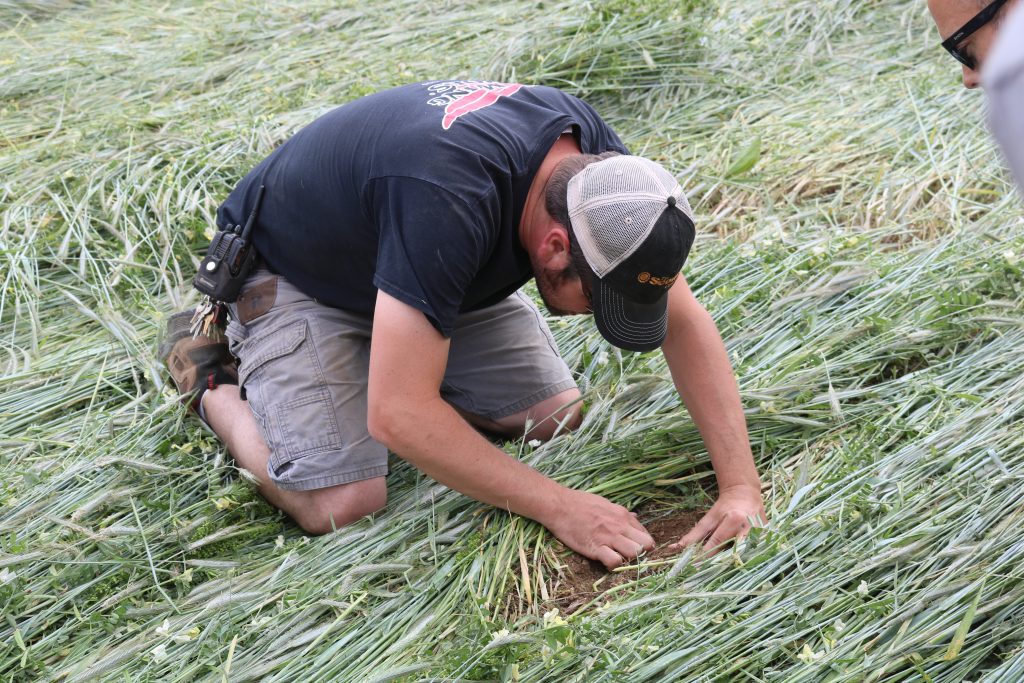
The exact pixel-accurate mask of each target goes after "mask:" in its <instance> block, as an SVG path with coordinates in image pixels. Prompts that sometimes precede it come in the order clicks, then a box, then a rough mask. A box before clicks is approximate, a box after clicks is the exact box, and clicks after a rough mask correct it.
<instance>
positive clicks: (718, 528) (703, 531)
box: [669, 486, 766, 555]
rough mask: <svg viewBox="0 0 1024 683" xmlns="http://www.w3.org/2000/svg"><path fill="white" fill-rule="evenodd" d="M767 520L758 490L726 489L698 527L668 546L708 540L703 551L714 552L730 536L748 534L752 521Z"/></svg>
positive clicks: (739, 487)
mask: <svg viewBox="0 0 1024 683" xmlns="http://www.w3.org/2000/svg"><path fill="white" fill-rule="evenodd" d="M765 520H766V515H765V512H764V500H763V499H762V498H761V491H760V490H759V489H756V488H753V487H748V486H734V487H732V488H728V489H723V490H721V491H720V492H719V494H718V500H717V501H715V504H714V505H712V506H711V509H710V510H708V511H707V513H706V514H705V515H704V516H703V517H702V518H701V520H700V521H699V522H697V524H696V526H694V527H693V529H691V530H690V532H689V533H687V534H686V535H685V536H683V537H682V538H681V539H679V542H678V543H673V544H672V545H671V546H669V547H670V548H671V549H673V550H677V549H681V548H683V547H684V546H688V545H691V544H693V543H699V542H700V541H703V540H704V539H707V542H706V543H705V544H704V550H705V551H706V552H708V553H709V554H710V555H714V554H715V553H717V552H719V551H720V550H721V549H722V548H723V547H724V544H725V543H726V542H727V541H729V540H730V539H733V538H735V539H736V540H739V539H741V538H743V537H744V536H746V535H747V533H748V532H749V531H750V527H751V521H753V522H754V524H755V525H757V526H760V525H762V524H764V522H765Z"/></svg>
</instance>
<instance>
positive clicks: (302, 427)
mask: <svg viewBox="0 0 1024 683" xmlns="http://www.w3.org/2000/svg"><path fill="white" fill-rule="evenodd" d="M245 345H246V346H247V347H248V348H247V349H246V351H247V353H246V354H245V358H244V359H243V361H242V363H241V366H240V367H239V373H238V380H239V384H240V385H241V386H243V387H246V389H247V392H246V393H247V394H248V397H249V404H250V406H251V408H252V412H253V414H254V415H255V416H256V420H257V422H258V423H259V424H260V429H261V431H262V432H263V438H264V439H265V440H266V442H267V446H268V447H269V448H270V467H271V469H272V471H273V472H274V474H275V475H276V476H279V477H281V478H284V479H287V471H288V469H290V463H292V462H294V461H295V460H298V459H300V458H304V457H306V456H309V455H315V454H317V453H327V452H331V451H337V450H340V449H341V447H342V444H341V433H340V431H339V429H338V418H337V415H336V414H335V410H334V405H333V401H332V400H331V394H330V391H329V390H328V388H327V386H326V383H325V379H324V375H323V371H322V370H321V367H320V361H319V358H318V356H317V352H316V348H315V345H314V340H313V337H312V335H311V334H310V332H309V325H308V323H307V322H306V320H294V321H292V322H290V323H288V324H286V325H282V326H281V327H278V328H276V329H274V330H271V331H270V332H267V333H265V334H262V335H260V336H259V337H257V338H250V339H247V340H246V341H245Z"/></svg>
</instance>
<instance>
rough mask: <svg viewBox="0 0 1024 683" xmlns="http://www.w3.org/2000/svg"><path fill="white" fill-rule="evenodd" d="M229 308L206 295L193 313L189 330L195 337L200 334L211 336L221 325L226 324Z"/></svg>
mask: <svg viewBox="0 0 1024 683" xmlns="http://www.w3.org/2000/svg"><path fill="white" fill-rule="evenodd" d="M226 313H227V309H226V307H225V306H224V304H222V303H220V302H219V301H216V302H215V301H212V300H211V299H210V297H208V296H204V297H203V298H202V300H201V301H200V302H199V305H197V306H196V312H195V313H193V314H192V320H191V321H190V322H189V325H188V331H189V333H190V334H191V335H192V338H193V339H195V338H196V337H198V336H199V335H203V336H206V337H208V336H211V333H214V332H215V331H216V329H217V327H218V326H219V325H223V324H224V320H225V317H226V315H225V314H226Z"/></svg>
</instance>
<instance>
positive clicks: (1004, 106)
mask: <svg viewBox="0 0 1024 683" xmlns="http://www.w3.org/2000/svg"><path fill="white" fill-rule="evenodd" d="M982 80H983V82H984V85H985V92H986V94H987V95H988V103H989V125H990V126H991V127H992V132H993V133H994V134H995V136H996V139H997V140H998V141H999V144H1000V146H1001V147H1002V149H1003V153H1004V154H1005V155H1006V158H1007V160H1008V161H1009V162H1010V168H1011V169H1012V170H1013V172H1014V175H1015V176H1016V177H1017V182H1018V183H1019V184H1020V187H1021V188H1022V189H1024V114H1022V113H1021V112H1022V111H1024V5H1021V6H1018V7H1017V8H1015V9H1014V10H1013V11H1012V14H1011V15H1010V16H1009V17H1007V19H1006V20H1005V21H1004V22H1003V25H1002V27H1001V28H1000V29H999V38H998V40H997V41H996V44H995V46H994V47H993V48H992V51H991V52H990V53H989V56H988V58H987V62H986V64H985V70H984V72H983V73H982Z"/></svg>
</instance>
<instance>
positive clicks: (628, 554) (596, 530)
mask: <svg viewBox="0 0 1024 683" xmlns="http://www.w3.org/2000/svg"><path fill="white" fill-rule="evenodd" d="M566 490H567V491H568V495H567V498H566V500H565V504H564V505H562V506H560V507H559V510H558V511H557V512H556V513H554V514H553V515H552V516H551V518H550V519H547V520H538V521H540V522H541V523H542V524H544V526H546V527H547V528H548V529H549V530H550V531H551V533H553V534H554V535H555V536H557V537H558V540H560V541H561V542H562V543H564V544H565V545H567V546H568V547H569V548H571V549H572V550H575V551H576V552H578V553H579V554H580V555H583V556H584V557H589V558H590V559H592V560H597V561H598V562H600V563H601V564H603V565H604V566H605V567H607V568H608V569H615V568H616V567H618V566H619V565H621V564H622V563H623V562H625V561H626V560H631V559H633V558H635V557H636V556H637V555H639V554H640V553H641V552H642V551H644V550H651V549H653V548H654V539H653V538H651V535H650V534H649V533H647V530H646V529H644V527H643V525H642V524H641V523H640V522H639V521H638V520H637V517H636V515H635V514H634V513H632V512H630V511H629V510H627V509H626V508H624V507H622V506H621V505H616V504H615V503H613V502H611V501H609V500H607V499H606V498H602V497H601V496H597V495H594V494H593V493H587V492H585V491H573V490H571V489H566Z"/></svg>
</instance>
